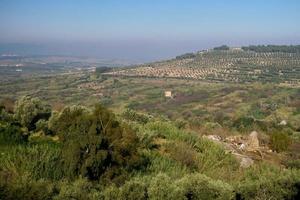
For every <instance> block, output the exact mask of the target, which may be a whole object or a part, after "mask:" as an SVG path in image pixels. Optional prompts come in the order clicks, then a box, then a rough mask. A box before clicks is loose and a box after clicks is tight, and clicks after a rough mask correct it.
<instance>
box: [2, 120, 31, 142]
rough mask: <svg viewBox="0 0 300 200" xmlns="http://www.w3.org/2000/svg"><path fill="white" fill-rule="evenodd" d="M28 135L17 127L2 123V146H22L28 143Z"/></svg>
mask: <svg viewBox="0 0 300 200" xmlns="http://www.w3.org/2000/svg"><path fill="white" fill-rule="evenodd" d="M27 138H28V137H27V135H24V134H23V131H22V130H21V128H20V127H19V126H17V125H12V124H6V125H3V124H1V122H0V144H1V145H12V144H21V143H25V142H26V141H27Z"/></svg>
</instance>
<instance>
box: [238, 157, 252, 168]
mask: <svg viewBox="0 0 300 200" xmlns="http://www.w3.org/2000/svg"><path fill="white" fill-rule="evenodd" d="M253 163H254V161H253V160H252V159H251V158H249V157H244V158H242V160H241V162H240V167H242V168H248V167H250V166H251V165H253Z"/></svg>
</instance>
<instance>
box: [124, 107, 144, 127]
mask: <svg viewBox="0 0 300 200" xmlns="http://www.w3.org/2000/svg"><path fill="white" fill-rule="evenodd" d="M122 117H123V118H124V119H127V120H130V121H135V122H138V123H141V124H146V123H147V122H149V120H150V116H147V115H145V114H141V113H137V112H136V111H134V110H131V109H126V110H125V111H124V112H123V114H122Z"/></svg>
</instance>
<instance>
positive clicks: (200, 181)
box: [177, 174, 234, 200]
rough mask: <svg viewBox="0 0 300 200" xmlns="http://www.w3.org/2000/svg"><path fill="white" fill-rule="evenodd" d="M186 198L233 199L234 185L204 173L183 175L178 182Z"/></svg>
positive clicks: (207, 199) (191, 199) (192, 199)
mask: <svg viewBox="0 0 300 200" xmlns="http://www.w3.org/2000/svg"><path fill="white" fill-rule="evenodd" d="M177 185H178V187H179V188H180V189H181V191H182V194H183V195H184V197H185V198H184V199H190V200H194V199H195V200H197V199H206V200H210V199H211V200H215V199H220V200H221V199H222V200H225V199H228V200H230V199H233V196H234V192H233V187H232V186H231V185H229V184H227V183H225V182H222V181H219V180H213V179H211V178H209V177H207V176H205V175H203V174H191V175H187V176H185V177H183V178H182V179H181V180H179V181H178V183H177Z"/></svg>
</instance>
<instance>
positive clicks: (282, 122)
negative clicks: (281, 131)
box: [279, 120, 287, 126]
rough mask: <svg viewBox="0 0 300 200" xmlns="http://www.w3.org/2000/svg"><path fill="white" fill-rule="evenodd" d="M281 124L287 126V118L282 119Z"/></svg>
mask: <svg viewBox="0 0 300 200" xmlns="http://www.w3.org/2000/svg"><path fill="white" fill-rule="evenodd" d="M279 125H281V126H286V125H287V122H286V121H285V120H282V121H281V122H280V123H279Z"/></svg>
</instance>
